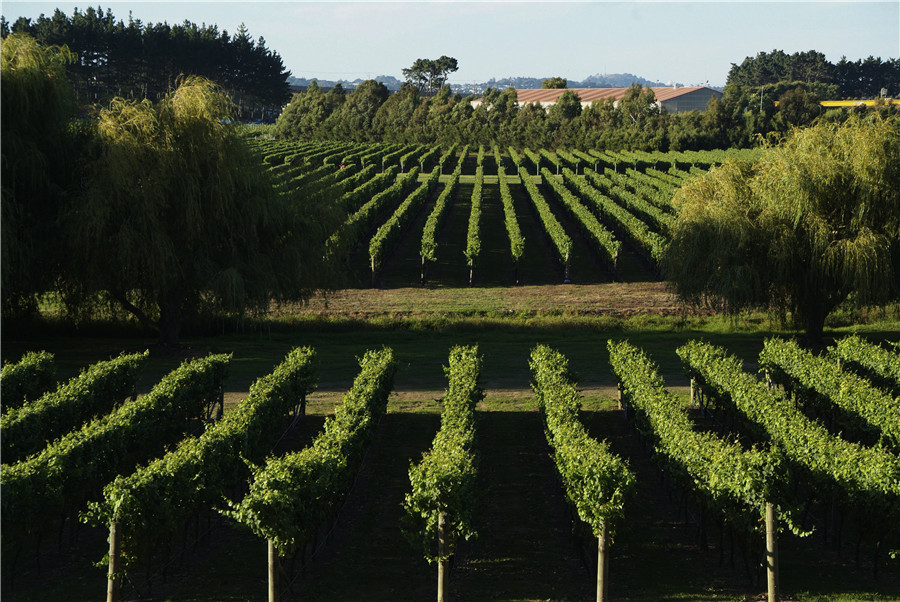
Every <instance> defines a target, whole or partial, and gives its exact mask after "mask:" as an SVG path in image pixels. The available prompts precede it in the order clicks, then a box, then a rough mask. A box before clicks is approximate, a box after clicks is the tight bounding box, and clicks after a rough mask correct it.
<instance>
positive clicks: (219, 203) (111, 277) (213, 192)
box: [65, 77, 330, 345]
mask: <svg viewBox="0 0 900 602" xmlns="http://www.w3.org/2000/svg"><path fill="white" fill-rule="evenodd" d="M231 116H232V105H231V104H230V102H229V100H228V98H227V97H226V96H225V94H224V93H223V92H222V91H221V89H220V88H219V87H218V86H216V85H215V84H213V83H212V82H210V81H209V80H206V79H203V78H199V77H190V78H187V79H186V80H185V81H184V82H183V83H182V84H181V85H180V86H179V87H178V89H177V90H175V91H174V92H173V93H171V94H169V95H168V96H167V97H166V98H165V99H163V100H162V101H161V102H160V103H158V104H156V105H154V104H152V103H150V102H149V101H143V102H136V101H130V100H123V99H116V100H115V101H113V102H112V103H111V104H110V107H109V108H108V109H104V110H103V111H101V113H100V119H99V123H98V125H97V139H98V145H99V149H98V156H97V159H96V161H94V163H93V164H92V166H91V169H90V184H89V186H88V188H87V191H86V193H85V194H84V195H83V197H82V198H80V199H79V200H78V202H77V203H75V204H74V205H73V206H72V208H71V210H70V211H69V212H68V214H67V215H66V219H65V224H66V232H67V242H68V246H69V248H70V249H71V251H72V252H71V258H72V263H71V267H70V271H69V273H71V274H72V278H71V279H70V280H68V281H67V290H66V292H67V293H68V300H69V302H70V304H72V305H74V306H76V307H84V306H90V305H91V304H92V303H93V302H95V301H96V299H97V296H96V295H97V293H99V292H103V293H104V294H105V298H109V299H114V300H115V301H116V302H118V303H120V304H121V305H122V306H123V307H124V308H126V309H127V310H128V311H130V312H132V313H133V314H134V315H135V316H137V317H138V318H139V319H140V320H141V321H142V322H144V323H145V324H147V325H149V326H152V327H154V328H155V329H157V330H159V332H160V335H161V340H162V342H163V343H164V344H167V345H176V344H177V343H178V335H179V331H180V328H181V323H182V321H183V320H184V318H185V316H186V315H191V314H193V313H196V312H200V311H202V310H203V309H205V308H210V307H211V308H215V309H217V310H219V311H224V312H228V313H231V314H233V315H234V314H238V315H239V314H241V313H243V312H244V311H246V310H247V309H249V310H251V311H254V310H255V311H262V310H264V309H266V308H267V307H268V304H269V303H270V301H271V300H272V299H279V298H282V299H284V298H286V299H303V298H305V297H306V296H308V295H309V294H310V293H311V290H312V287H313V286H314V284H313V283H314V282H315V276H316V274H317V273H318V270H319V269H321V267H322V265H321V262H322V261H323V260H322V259H321V255H322V254H321V252H320V249H321V244H322V242H323V239H324V233H325V232H327V231H328V230H329V227H330V226H329V225H328V224H327V222H328V220H327V219H326V218H325V217H324V216H325V215H326V214H327V210H325V209H323V208H322V207H323V206H324V204H319V203H316V202H314V201H312V200H306V201H305V202H299V201H297V202H293V201H291V200H290V199H289V198H288V196H287V195H288V194H290V193H285V194H280V193H279V192H277V191H276V190H275V188H274V187H273V186H272V183H271V182H270V181H269V179H268V176H267V175H266V172H265V171H264V170H263V169H261V166H260V159H259V157H257V156H255V155H254V154H253V153H252V152H251V151H250V150H249V148H248V146H247V145H246V142H245V140H244V139H243V138H241V137H240V136H239V135H238V133H237V130H236V129H235V128H234V126H232V125H231V124H230V118H231ZM316 257H319V259H315V258H316Z"/></svg>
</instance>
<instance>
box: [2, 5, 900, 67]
mask: <svg viewBox="0 0 900 602" xmlns="http://www.w3.org/2000/svg"><path fill="white" fill-rule="evenodd" d="M98 5H99V6H101V7H102V8H103V10H104V11H105V10H106V9H107V8H109V9H111V10H112V11H113V14H114V15H115V17H116V19H117V20H118V19H122V20H124V21H126V22H127V20H128V13H129V11H130V12H131V14H132V16H133V18H135V19H140V20H141V21H143V22H145V23H148V22H153V23H156V22H161V21H168V22H169V23H170V24H175V23H181V22H183V21H185V20H188V21H192V22H194V23H197V24H202V23H206V24H216V25H218V26H219V28H220V29H225V30H227V31H228V32H229V33H234V31H235V30H236V29H237V27H238V26H239V25H240V24H241V23H244V24H246V26H247V28H248V30H249V32H250V35H251V36H253V37H254V38H259V37H260V36H262V37H264V38H265V40H266V46H267V47H268V48H270V49H271V50H274V51H276V52H278V53H279V54H280V55H281V57H282V59H283V60H284V64H285V66H286V67H287V68H288V69H289V70H291V72H292V73H293V75H295V76H297V77H307V78H312V77H318V78H320V79H348V80H353V79H356V78H357V77H362V78H371V77H375V76H377V75H393V76H394V77H397V78H398V79H402V73H401V70H402V69H403V68H405V67H409V66H410V65H411V64H412V63H413V61H415V59H417V58H438V57H439V56H441V55H448V56H452V57H455V58H456V59H457V60H458V61H459V71H457V72H456V73H454V74H452V75H451V77H450V81H451V82H453V83H465V82H484V81H487V80H489V79H490V78H492V77H494V78H498V79H499V78H503V77H507V76H524V77H552V76H560V77H565V78H567V79H569V80H572V81H580V80H583V79H585V78H586V77H587V76H589V75H592V74H595V73H633V74H635V75H638V76H641V77H645V78H647V79H651V80H656V81H662V82H678V83H681V84H685V85H692V84H700V85H702V84H706V83H708V84H710V85H723V84H724V83H725V79H726V77H727V75H728V70H729V69H730V67H731V64H732V63H740V62H741V61H743V60H744V58H745V57H747V56H755V55H756V54H757V53H758V52H762V51H765V52H770V51H772V50H775V49H778V50H783V51H785V52H787V53H789V54H790V53H793V52H797V51H806V50H818V51H820V52H823V53H824V54H825V56H826V57H827V59H828V60H830V61H832V62H837V61H838V60H840V58H841V57H842V56H846V57H847V58H848V59H850V60H856V59H860V58H863V59H864V58H866V57H868V56H870V55H871V56H876V57H881V58H882V59H888V58H897V57H900V2H898V0H887V1H884V2H817V1H808V2H728V1H724V2H723V1H718V2H678V1H667V2H556V1H545V2H509V1H497V0H495V1H480V2H300V1H283V2H255V1H243V2H227V1H225V2H223V1H221V0H219V1H216V2H97V1H92V2H87V3H85V2H77V1H76V2H72V1H67V2H62V3H52V2H5V1H4V2H2V13H3V16H5V17H6V18H7V20H9V21H15V20H16V19H17V18H18V17H20V16H24V17H30V18H34V17H37V16H38V15H40V14H41V13H44V14H47V15H50V14H52V13H53V11H54V10H55V9H56V8H59V9H60V10H62V11H63V12H65V13H66V14H67V15H69V16H71V14H72V12H73V10H74V8H75V7H76V6H77V7H78V8H80V9H82V10H83V9H85V8H87V6H94V7H97V6H98Z"/></svg>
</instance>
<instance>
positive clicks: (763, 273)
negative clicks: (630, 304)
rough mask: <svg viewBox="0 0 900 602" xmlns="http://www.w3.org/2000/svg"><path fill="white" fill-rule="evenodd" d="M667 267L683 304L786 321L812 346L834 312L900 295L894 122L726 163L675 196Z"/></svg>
mask: <svg viewBox="0 0 900 602" xmlns="http://www.w3.org/2000/svg"><path fill="white" fill-rule="evenodd" d="M675 203H676V204H677V205H678V207H679V215H678V221H677V225H676V228H675V231H674V234H673V238H672V241H671V243H670V245H669V248H668V250H667V253H666V257H665V260H664V269H665V273H666V276H667V279H668V280H669V281H670V282H671V283H672V285H673V286H674V289H675V291H676V292H677V293H678V294H679V296H680V297H682V298H683V299H685V300H687V301H689V302H692V303H695V304H701V303H709V304H712V305H715V306H717V307H719V308H722V309H725V310H728V311H732V312H739V311H743V310H746V309H749V308H765V309H771V310H776V311H779V312H783V313H784V314H785V315H787V314H789V315H790V316H791V318H792V319H793V321H794V322H795V323H796V324H797V325H798V326H801V327H805V329H806V333H807V336H808V338H809V339H810V341H813V342H815V341H818V340H819V339H821V336H822V332H823V328H824V324H825V319H826V317H827V316H828V315H829V314H830V313H831V312H832V311H833V310H834V309H835V308H836V307H837V306H838V305H840V304H841V303H843V302H844V301H846V300H848V299H851V300H853V301H854V302H857V303H871V302H884V301H887V300H890V299H896V298H897V297H898V295H900V284H898V272H900V120H898V119H896V118H893V119H883V118H881V117H878V116H865V117H853V118H851V119H849V120H848V121H846V122H845V123H843V124H841V125H835V124H829V123H822V124H820V125H817V126H814V127H810V128H808V129H805V130H799V131H796V132H795V133H794V134H793V135H792V136H791V137H790V138H788V139H787V140H786V141H784V142H783V143H782V144H781V145H780V146H778V147H775V148H772V149H770V150H769V151H768V152H767V153H766V154H765V155H764V157H763V158H762V159H761V160H760V161H759V162H758V163H757V164H756V165H749V164H740V163H726V164H725V165H723V166H721V167H719V168H718V169H714V170H711V171H710V172H709V173H708V174H707V175H706V176H705V177H701V178H698V179H695V180H693V181H690V182H689V183H688V184H686V185H685V186H683V187H682V188H681V189H680V190H679V191H678V193H677V194H676V197H675Z"/></svg>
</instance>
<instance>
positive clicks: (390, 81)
mask: <svg viewBox="0 0 900 602" xmlns="http://www.w3.org/2000/svg"><path fill="white" fill-rule="evenodd" d="M372 79H374V80H375V81H377V82H381V83H382V84H384V85H385V87H386V88H387V89H388V90H395V91H396V90H399V89H400V85H401V84H402V83H403V81H402V80H399V79H397V78H396V77H394V76H393V75H378V76H375V77H373V78H372ZM313 80H315V81H316V83H318V84H319V87H320V88H325V89H328V88H333V87H334V86H335V84H341V86H343V87H344V88H346V89H348V90H352V89H353V88H355V87H356V86H358V85H359V84H361V83H363V82H364V81H365V80H364V79H363V78H361V77H358V78H356V79H354V80H353V81H350V80H348V79H338V80H328V79H319V78H317V77H313V78H311V79H307V78H305V77H289V78H288V85H289V86H294V87H297V88H306V87H308V86H309V84H311V83H312V81H313Z"/></svg>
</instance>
